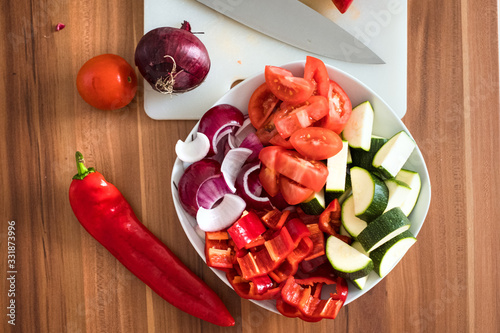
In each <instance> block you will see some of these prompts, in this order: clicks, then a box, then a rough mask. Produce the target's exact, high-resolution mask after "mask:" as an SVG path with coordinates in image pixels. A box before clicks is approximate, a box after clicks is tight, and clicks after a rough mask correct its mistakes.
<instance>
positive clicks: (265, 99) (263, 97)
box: [248, 83, 279, 129]
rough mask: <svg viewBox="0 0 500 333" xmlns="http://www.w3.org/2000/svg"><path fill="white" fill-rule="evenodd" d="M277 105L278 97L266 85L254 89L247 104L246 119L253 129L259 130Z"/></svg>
mask: <svg viewBox="0 0 500 333" xmlns="http://www.w3.org/2000/svg"><path fill="white" fill-rule="evenodd" d="M278 103H279V99H278V97H276V96H275V95H274V94H273V93H272V92H271V90H269V88H268V86H267V84H266V83H263V84H261V85H260V86H259V87H258V88H257V89H255V91H254V92H253V94H252V96H251V97H250V101H249V102H248V117H249V118H250V122H251V123H252V125H253V127H255V128H256V129H259V128H261V127H262V125H264V123H265V122H266V120H267V118H268V117H269V116H270V115H271V113H272V112H273V110H274V109H275V108H276V106H277V105H278Z"/></svg>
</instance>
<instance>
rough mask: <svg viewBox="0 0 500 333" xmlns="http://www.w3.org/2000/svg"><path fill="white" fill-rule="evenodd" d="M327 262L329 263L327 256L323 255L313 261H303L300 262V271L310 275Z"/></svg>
mask: <svg viewBox="0 0 500 333" xmlns="http://www.w3.org/2000/svg"><path fill="white" fill-rule="evenodd" d="M326 262H328V258H327V257H326V255H322V256H319V257H316V258H313V259H311V260H303V261H301V262H300V269H301V270H302V271H303V272H305V273H309V272H312V271H314V270H315V269H316V268H318V267H319V266H320V265H322V264H324V263H326Z"/></svg>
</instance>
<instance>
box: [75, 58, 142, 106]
mask: <svg viewBox="0 0 500 333" xmlns="http://www.w3.org/2000/svg"><path fill="white" fill-rule="evenodd" d="M76 87H77V89H78V92H79V93H80V96H82V98H83V99H84V100H85V102H87V103H89V104H90V105H92V106H93V107H95V108H98V109H101V110H116V109H120V108H123V107H124V106H126V105H128V104H129V103H130V102H131V101H132V99H133V98H134V96H135V93H136V91H137V76H136V75H135V72H134V69H133V68H132V66H130V65H129V64H128V63H127V61H126V60H125V59H123V58H122V57H120V56H117V55H115V54H102V55H98V56H96V57H94V58H92V59H90V60H89V61H87V62H86V63H85V64H83V66H82V68H80V70H79V71H78V75H77V77H76Z"/></svg>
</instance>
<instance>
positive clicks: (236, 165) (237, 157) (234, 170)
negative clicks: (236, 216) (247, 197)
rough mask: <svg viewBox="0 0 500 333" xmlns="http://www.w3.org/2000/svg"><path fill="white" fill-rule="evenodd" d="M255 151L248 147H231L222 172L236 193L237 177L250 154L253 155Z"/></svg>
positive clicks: (223, 163) (228, 184) (223, 162)
mask: <svg viewBox="0 0 500 333" xmlns="http://www.w3.org/2000/svg"><path fill="white" fill-rule="evenodd" d="M252 153H253V151H252V150H251V149H248V148H233V149H230V150H229V151H228V152H227V154H226V156H225V157H224V160H223V161H222V165H221V168H220V170H221V172H222V175H223V176H224V179H225V180H226V183H227V186H228V187H229V188H230V189H231V191H232V192H233V193H234V192H236V187H234V183H235V182H236V177H237V176H238V174H239V172H240V171H241V167H242V166H243V164H245V161H246V160H247V158H248V156H250V155H252Z"/></svg>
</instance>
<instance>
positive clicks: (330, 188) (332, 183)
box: [325, 141, 349, 205]
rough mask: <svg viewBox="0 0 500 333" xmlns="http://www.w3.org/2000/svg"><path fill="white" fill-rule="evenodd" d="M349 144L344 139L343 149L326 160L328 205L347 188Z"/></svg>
mask: <svg viewBox="0 0 500 333" xmlns="http://www.w3.org/2000/svg"><path fill="white" fill-rule="evenodd" d="M348 152H349V146H348V144H347V141H342V149H341V150H340V151H339V152H338V153H337V154H335V155H334V156H332V157H330V158H328V159H327V161H326V167H327V168H328V177H327V178H326V185H325V195H326V202H327V205H328V203H330V202H331V201H333V199H335V198H339V197H340V196H341V195H342V194H343V193H344V192H345V190H346V172H347V155H348Z"/></svg>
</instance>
